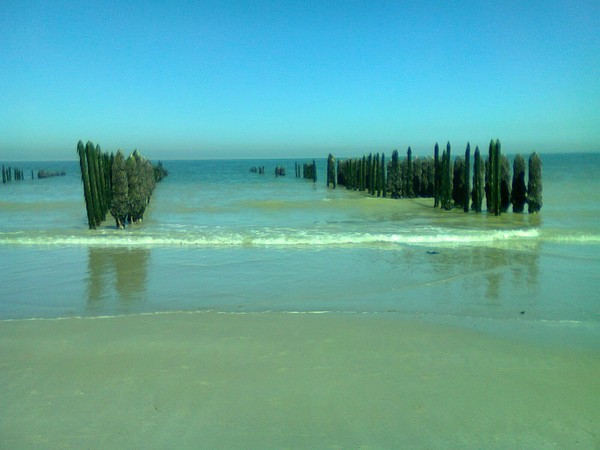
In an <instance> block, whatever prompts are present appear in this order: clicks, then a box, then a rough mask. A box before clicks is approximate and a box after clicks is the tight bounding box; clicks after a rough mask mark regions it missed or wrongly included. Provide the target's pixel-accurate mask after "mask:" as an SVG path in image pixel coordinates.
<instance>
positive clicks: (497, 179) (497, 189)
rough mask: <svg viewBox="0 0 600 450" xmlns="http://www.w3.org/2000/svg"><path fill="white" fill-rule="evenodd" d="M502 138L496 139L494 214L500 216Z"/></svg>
mask: <svg viewBox="0 0 600 450" xmlns="http://www.w3.org/2000/svg"><path fill="white" fill-rule="evenodd" d="M500 155H501V150H500V140H499V139H496V143H495V145H494V173H493V178H494V214H495V215H496V216H499V215H500V214H501V213H502V205H501V199H502V197H501V194H500V164H501V162H500Z"/></svg>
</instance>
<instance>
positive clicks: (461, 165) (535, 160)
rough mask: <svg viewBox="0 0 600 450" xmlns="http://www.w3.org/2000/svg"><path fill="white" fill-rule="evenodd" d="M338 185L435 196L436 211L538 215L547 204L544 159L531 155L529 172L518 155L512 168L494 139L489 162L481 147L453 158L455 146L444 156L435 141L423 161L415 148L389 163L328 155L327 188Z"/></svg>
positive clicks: (371, 191)
mask: <svg viewBox="0 0 600 450" xmlns="http://www.w3.org/2000/svg"><path fill="white" fill-rule="evenodd" d="M305 170H306V169H305ZM526 172H527V183H526V182H525V178H526ZM337 185H340V186H345V187H346V189H352V190H357V191H361V192H365V193H367V194H369V195H372V196H376V197H388V196H389V197H391V198H393V199H401V198H414V197H430V198H433V206H434V207H436V208H438V207H439V208H441V209H444V210H451V209H454V208H460V209H462V210H463V211H464V212H469V211H474V212H476V213H481V212H482V211H483V200H484V199H485V201H486V211H487V212H488V213H490V214H495V215H500V214H502V213H505V212H508V211H509V209H510V207H511V205H512V211H513V212H516V213H521V212H524V209H525V204H527V205H528V212H529V213H536V212H539V211H540V210H541V208H542V205H543V202H542V161H541V159H540V157H539V155H538V154H537V153H535V152H534V153H532V154H531V155H530V156H529V162H528V170H527V171H526V163H525V158H524V157H523V156H522V155H520V154H517V155H515V157H514V160H513V162H512V164H511V162H510V160H509V159H508V157H507V156H506V155H504V154H502V151H501V143H500V141H499V140H493V139H492V140H491V141H490V144H489V148H488V155H487V158H485V159H484V158H483V157H482V155H481V151H480V150H479V147H476V148H475V152H474V154H473V157H471V146H470V144H467V146H466V149H465V151H464V154H462V153H461V154H459V155H458V156H456V157H455V158H454V159H453V157H452V148H451V145H450V142H448V143H447V144H446V148H445V149H444V150H443V151H442V153H441V154H440V149H439V145H438V144H437V143H436V144H435V146H434V150H433V156H427V157H422V158H419V157H417V158H413V154H412V149H411V147H408V150H407V152H406V157H404V158H402V159H401V158H400V156H399V154H398V151H397V150H394V151H393V152H392V156H391V159H390V160H389V161H387V162H386V159H385V155H384V154H383V153H381V154H379V153H376V154H373V153H369V154H368V155H363V156H361V157H357V158H347V159H343V160H338V161H337V163H336V159H335V157H334V156H333V155H332V154H329V156H328V158H327V186H332V187H333V188H336V186H337Z"/></svg>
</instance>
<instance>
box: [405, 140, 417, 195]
mask: <svg viewBox="0 0 600 450" xmlns="http://www.w3.org/2000/svg"><path fill="white" fill-rule="evenodd" d="M405 186H406V187H405V188H404V192H405V195H406V196H407V197H409V198H413V197H414V196H415V191H414V171H413V162H412V149H411V148H410V146H409V147H408V150H407V151H406V184H405Z"/></svg>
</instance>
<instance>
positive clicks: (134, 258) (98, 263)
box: [87, 247, 150, 312]
mask: <svg viewBox="0 0 600 450" xmlns="http://www.w3.org/2000/svg"><path fill="white" fill-rule="evenodd" d="M149 258H150V250H148V249H143V248H94V247H90V248H89V249H88V285H87V299H88V303H87V308H88V311H89V312H93V311H95V310H107V309H111V306H109V303H110V302H114V303H115V304H114V305H112V306H113V307H116V308H117V309H119V310H121V309H122V310H124V311H127V310H128V309H129V308H130V307H131V306H133V305H134V304H136V303H140V302H143V301H144V300H145V298H146V285H147V275H148V260H149Z"/></svg>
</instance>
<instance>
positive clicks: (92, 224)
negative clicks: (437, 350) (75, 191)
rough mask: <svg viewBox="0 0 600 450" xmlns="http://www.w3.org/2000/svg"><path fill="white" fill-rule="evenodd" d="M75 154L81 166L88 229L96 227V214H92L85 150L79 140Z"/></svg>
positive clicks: (92, 207) (92, 203)
mask: <svg viewBox="0 0 600 450" xmlns="http://www.w3.org/2000/svg"><path fill="white" fill-rule="evenodd" d="M77 154H78V155H79V167H80V168H81V181H82V182H83V196H84V198H85V209H86V212H87V217H88V226H89V228H90V229H94V228H96V216H95V214H94V201H93V199H92V188H91V184H90V173H89V170H88V167H87V152H86V149H85V148H84V146H83V142H81V141H79V142H78V143H77Z"/></svg>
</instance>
